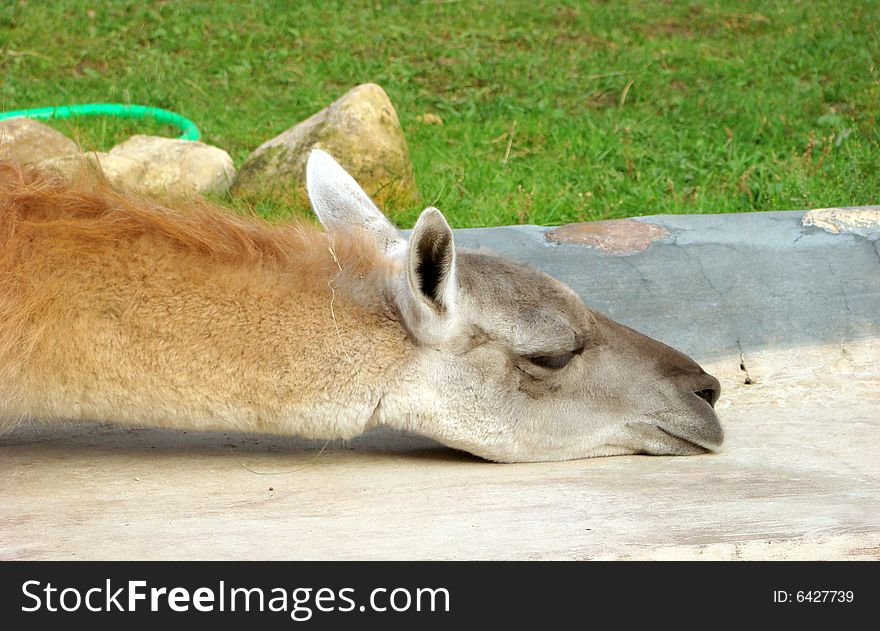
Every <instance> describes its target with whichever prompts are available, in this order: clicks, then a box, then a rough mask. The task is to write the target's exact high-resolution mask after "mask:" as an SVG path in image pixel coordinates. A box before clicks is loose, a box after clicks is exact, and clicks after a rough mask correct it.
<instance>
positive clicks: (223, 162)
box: [40, 136, 235, 196]
mask: <svg viewBox="0 0 880 631" xmlns="http://www.w3.org/2000/svg"><path fill="white" fill-rule="evenodd" d="M82 157H83V156H80V155H75V156H66V157H61V158H54V159H51V160H46V161H43V162H42V163H40V166H41V167H43V168H47V169H52V170H54V171H57V172H59V173H61V174H62V175H64V176H67V177H69V176H70V175H72V174H73V173H75V172H77V171H78V170H79V169H80V168H81V164H82ZM84 157H85V158H86V159H87V160H89V161H90V162H91V163H93V164H97V165H98V166H99V167H100V169H101V170H102V171H103V172H104V175H105V176H107V179H108V180H110V182H112V183H113V184H114V185H115V186H118V187H120V188H128V189H133V190H136V191H138V192H141V193H145V194H147V195H173V196H175V195H192V194H194V193H197V194H205V193H214V194H222V193H225V192H226V190H227V189H228V188H229V184H230V183H231V182H232V179H233V178H234V177H235V167H233V165H232V158H230V157H229V154H228V153H226V152H225V151H223V150H222V149H218V148H217V147H212V146H210V145H206V144H204V143H201V142H191V141H188V140H177V139H173V138H162V137H159V136H132V137H131V138H129V139H128V140H126V141H125V142H123V143H121V144H118V145H116V146H115V147H113V149H111V150H110V152H109V153H104V152H95V151H90V152H88V153H86V154H85V156H84Z"/></svg>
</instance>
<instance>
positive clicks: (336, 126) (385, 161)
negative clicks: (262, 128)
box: [231, 83, 419, 206]
mask: <svg viewBox="0 0 880 631" xmlns="http://www.w3.org/2000/svg"><path fill="white" fill-rule="evenodd" d="M313 148H320V149H323V150H324V151H327V152H328V153H329V154H330V155H332V156H333V157H334V158H336V160H337V161H338V162H339V163H340V164H341V165H342V166H343V167H344V168H345V170H346V171H348V172H349V173H350V174H351V175H352V176H353V177H354V178H355V179H356V180H357V181H358V183H359V184H360V185H361V186H362V187H363V188H364V190H365V191H366V192H367V193H368V194H369V195H370V197H372V198H373V199H374V200H375V201H376V202H378V203H380V204H383V205H391V206H405V205H408V204H412V203H415V202H416V201H417V200H418V197H419V195H418V189H417V188H416V183H415V179H414V177H413V168H412V162H411V161H410V157H409V149H408V148H407V145H406V138H404V135H403V129H402V128H401V126H400V121H399V120H398V118H397V113H396V112H395V111H394V106H393V105H391V101H390V100H389V99H388V95H387V94H385V91H384V90H383V89H382V88H381V87H379V86H378V85H376V84H374V83H366V84H363V85H359V86H357V87H356V88H354V89H352V90H350V91H349V92H348V93H346V94H345V95H344V96H342V97H341V98H340V99H338V100H337V101H334V102H333V103H332V104H331V105H329V106H328V107H326V108H324V109H323V110H321V111H320V112H318V113H317V114H314V115H313V116H311V117H309V118H308V119H306V120H304V121H302V122H301V123H299V124H298V125H296V126H294V127H291V128H290V129H288V130H287V131H285V132H284V133H282V134H280V135H278V136H276V137H275V138H272V139H271V140H269V141H267V142H264V143H263V144H262V145H260V146H259V147H257V148H256V149H255V150H254V151H253V152H252V153H251V154H250V155H249V156H248V157H247V160H245V163H244V164H243V165H242V166H241V169H239V172H238V176H237V177H236V179H235V182H234V184H233V186H232V191H231V192H232V194H233V195H236V196H240V197H248V198H264V199H265V198H269V199H275V200H279V201H284V202H288V203H291V202H292V203H295V204H306V203H307V196H306V191H305V165H306V159H307V157H308V155H309V152H310V151H311V150H312V149H313Z"/></svg>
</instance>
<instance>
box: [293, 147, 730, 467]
mask: <svg viewBox="0 0 880 631" xmlns="http://www.w3.org/2000/svg"><path fill="white" fill-rule="evenodd" d="M307 188H308V192H309V197H310V199H311V202H312V206H313V208H314V210H315V212H316V214H317V215H318V218H319V219H320V220H321V222H322V223H323V224H324V226H325V228H326V229H327V230H328V231H331V232H333V231H352V230H366V231H368V232H369V233H370V234H373V235H374V236H375V238H376V241H377V243H378V244H379V246H380V248H381V250H382V251H383V252H384V253H385V254H384V255H385V256H388V257H392V258H395V259H397V261H398V262H399V263H400V264H399V265H398V266H396V269H399V270H400V271H399V273H398V274H397V276H396V277H392V278H391V279H389V281H388V282H389V286H388V288H387V290H388V291H387V292H386V294H387V295H388V296H389V300H391V301H392V302H393V303H394V304H393V307H394V309H395V310H396V312H397V313H398V314H399V317H400V322H401V324H402V326H403V327H404V328H405V329H406V332H407V334H408V335H407V339H408V341H409V343H411V344H412V345H413V349H412V351H413V352H412V354H411V356H412V360H411V361H410V362H409V363H408V364H407V365H406V367H405V369H404V374H402V375H400V376H399V377H398V378H396V379H395V380H393V382H389V383H388V384H387V391H386V392H384V394H383V398H382V404H381V406H380V408H381V409H380V412H381V418H380V421H381V422H383V423H386V424H389V425H394V426H397V427H401V428H405V429H410V430H413V431H417V432H419V433H422V434H426V435H428V436H431V437H433V438H435V439H437V440H438V441H440V442H442V443H445V444H447V445H450V446H452V447H457V448H460V449H464V450H466V451H469V452H471V453H473V454H476V455H478V456H481V457H484V458H487V459H490V460H498V461H504V462H514V461H545V460H565V459H572V458H584V457H590V456H602V455H616V454H633V453H648V454H658V455H660V454H662V455H687V454H697V453H704V452H706V451H708V450H713V449H716V448H717V447H718V446H720V444H721V441H722V431H721V426H720V424H719V421H718V417H717V416H716V414H715V411H714V405H715V402H716V401H717V399H718V396H719V393H720V387H719V384H718V381H717V380H716V379H715V378H714V377H712V376H710V375H708V374H706V373H705V372H704V371H703V370H702V368H700V366H699V365H698V364H697V363H696V362H694V361H693V360H691V359H690V358H689V357H687V356H685V355H684V354H682V353H680V352H678V351H676V350H674V349H672V348H670V347H668V346H666V345H664V344H661V343H660V342H657V341H655V340H653V339H651V338H649V337H646V336H644V335H642V334H640V333H637V332H636V331H633V330H632V329H629V328H627V327H625V326H623V325H621V324H619V323H617V322H614V321H613V320H611V319H609V318H607V317H605V316H603V315H602V314H600V313H597V312H595V311H593V310H591V309H590V308H588V307H587V306H586V305H584V303H583V302H582V301H581V299H580V298H579V297H578V296H577V295H576V294H575V293H574V292H573V291H572V290H571V289H569V288H568V287H567V286H566V285H564V284H563V283H561V282H559V281H558V280H556V279H554V278H552V277H550V276H548V275H546V274H544V273H542V272H539V271H537V270H535V269H533V268H531V267H528V266H526V265H523V264H520V263H516V262H514V261H511V260H509V259H506V258H504V257H501V256H498V255H495V254H492V253H490V252H487V251H482V250H467V249H461V248H459V249H457V248H456V247H455V242H454V238H453V234H452V230H451V229H450V227H449V224H448V223H447V222H446V220H445V219H444V217H443V215H442V214H441V213H440V211H438V210H436V209H434V208H428V209H426V210H425V211H424V212H422V214H421V216H420V217H419V219H418V221H417V222H416V225H415V227H414V228H413V230H412V232H411V233H410V235H409V238H408V239H404V238H402V237H401V235H400V234H399V233H398V232H397V230H396V229H395V228H394V226H393V225H392V224H391V223H390V222H389V221H388V219H387V218H386V217H385V216H384V215H383V214H382V213H381V212H380V211H379V209H378V208H377V207H376V206H375V205H374V204H373V202H372V201H370V199H369V197H368V196H367V194H366V193H364V191H363V190H362V189H361V188H360V187H359V186H358V185H357V183H356V182H355V181H354V179H352V178H351V176H349V175H348V174H347V173H346V172H345V171H344V170H343V169H342V167H340V166H339V165H338V164H337V163H336V162H335V161H334V160H333V159H332V158H331V157H330V156H329V155H327V154H326V153H324V152H322V151H320V150H314V151H313V152H312V154H311V156H310V158H309V161H308V166H307Z"/></svg>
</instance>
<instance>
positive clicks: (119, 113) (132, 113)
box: [0, 103, 200, 140]
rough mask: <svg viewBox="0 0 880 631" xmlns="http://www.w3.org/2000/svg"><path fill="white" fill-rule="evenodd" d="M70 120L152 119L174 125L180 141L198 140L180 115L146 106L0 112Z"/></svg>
mask: <svg viewBox="0 0 880 631" xmlns="http://www.w3.org/2000/svg"><path fill="white" fill-rule="evenodd" d="M19 116H23V117H25V118H39V119H43V120H45V119H50V118H70V117H72V116H116V117H118V118H153V119H155V120H156V121H157V122H159V123H163V124H166V125H174V126H175V127H177V128H178V129H180V131H181V132H183V133H182V134H180V136H178V138H180V139H181V140H198V139H199V136H200V134H199V128H198V127H196V124H195V123H194V122H192V121H191V120H189V119H188V118H184V117H183V116H181V115H180V114H177V113H175V112H171V111H169V110H162V109H159V108H158V107H148V106H146V105H123V104H122V103H87V104H84V105H61V106H59V107H36V108H33V109H29V110H13V111H11V112H0V120H3V119H5V118H16V117H19Z"/></svg>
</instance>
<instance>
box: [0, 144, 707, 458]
mask: <svg viewBox="0 0 880 631" xmlns="http://www.w3.org/2000/svg"><path fill="white" fill-rule="evenodd" d="M306 171H307V190H308V193H309V198H310V200H311V202H312V206H313V209H314V211H315V213H316V215H317V216H318V219H319V220H320V222H321V224H322V225H323V227H324V229H325V231H321V230H320V229H319V228H318V227H317V226H316V225H313V224H312V223H310V222H308V221H306V220H293V221H289V222H287V223H282V224H270V223H269V222H266V221H265V220H262V219H259V218H257V217H255V216H254V217H244V216H241V215H238V214H233V213H231V212H229V211H225V210H223V209H221V208H218V207H215V206H212V205H211V204H209V203H208V202H206V201H204V200H190V201H187V202H179V203H174V204H171V203H167V204H166V203H162V202H159V201H155V200H149V199H144V198H141V197H139V196H137V195H135V194H132V193H127V192H123V191H119V190H116V189H114V188H113V187H111V186H110V185H109V184H108V183H107V182H106V181H105V180H104V179H103V178H101V177H100V175H95V174H91V175H88V174H85V175H82V176H80V177H79V178H78V179H75V180H74V181H72V182H71V181H69V180H62V179H60V178H58V177H57V176H53V175H51V174H47V173H41V172H39V171H38V170H35V169H32V168H24V167H19V166H16V165H13V164H11V163H3V164H0V425H2V426H3V427H7V428H8V427H11V426H13V425H15V424H16V423H19V422H21V421H24V420H28V421H33V422H58V421H65V420H76V421H95V422H113V423H119V424H127V425H137V426H152V427H167V428H179V429H188V430H222V431H230V432H232V431H235V432H238V431H240V432H267V433H278V434H296V435H300V436H303V437H307V438H319V439H334V438H352V437H354V436H356V435H358V434H360V433H362V432H363V431H364V430H365V429H367V428H370V427H373V426H377V425H386V426H391V427H394V428H399V429H403V430H408V431H411V432H416V433H419V434H422V435H425V436H428V437H430V438H433V439H435V440H437V441H439V442H440V443H443V444H445V445H448V446H450V447H453V448H457V449H462V450H466V451H468V452H471V453H472V454H475V455H477V456H479V457H482V458H485V459H488V460H493V461H497V462H522V461H553V460H566V459H576V458H585V457H592V456H607V455H617V454H635V453H646V454H665V455H687V454H698V453H705V452H707V451H711V450H715V449H716V448H717V447H718V446H719V445H720V444H721V441H722V430H721V426H720V424H719V420H718V417H717V416H716V414H715V412H714V405H715V402H716V400H717V399H718V396H719V392H720V388H719V384H718V381H717V380H716V379H715V378H714V377H712V376H710V375H708V374H706V373H705V372H704V371H703V370H702V369H701V368H700V366H699V365H698V364H697V363H695V362H694V361H693V360H691V359H690V358H688V357H687V356H685V355H683V354H682V353H680V352H678V351H676V350H674V349H672V348H670V347H668V346H665V345H663V344H661V343H660V342H657V341H655V340H653V339H651V338H649V337H646V336H644V335H641V334H640V333H637V332H635V331H633V330H632V329H629V328H627V327H625V326H623V325H621V324H618V323H617V322H614V321H612V320H610V319H609V318H607V317H605V316H604V315H602V314H600V313H598V312H595V311H593V310H591V309H589V308H588V307H586V306H585V305H584V303H583V302H582V301H581V300H580V298H579V297H578V296H577V295H576V294H575V293H574V292H573V291H572V290H571V289H570V288H568V287H567V286H566V285H564V284H562V283H561V282H559V281H558V280H556V279H554V278H552V277H550V276H548V275H546V274H544V273H541V272H539V271H537V270H535V269H533V268H531V267H528V266H526V265H524V264H521V263H517V262H514V261H511V260H508V259H505V258H503V257H500V256H498V255H495V254H493V253H491V252H489V251H485V250H469V249H464V248H456V246H455V242H454V238H453V233H452V230H451V229H450V227H449V225H448V223H447V222H446V220H445V218H444V217H443V215H442V214H441V213H440V211H438V210H436V209H434V208H428V209H426V210H425V211H424V212H422V214H421V216H420V217H419V219H418V221H417V222H416V224H415V227H414V229H413V230H412V232H411V234H410V236H409V239H408V240H407V239H404V238H402V237H401V235H400V234H399V233H398V231H397V230H396V229H395V228H394V227H393V226H392V224H391V223H390V221H389V220H388V219H387V218H386V217H385V216H384V215H383V214H382V213H381V212H380V211H379V210H378V208H377V207H376V206H375V205H374V204H373V202H372V201H371V200H370V198H369V197H368V196H367V194H366V193H365V192H364V191H363V190H362V189H361V188H360V187H359V186H358V184H357V183H356V182H355V181H354V179H353V178H352V177H351V176H350V175H349V174H348V173H346V172H345V171H344V170H343V169H342V167H341V166H339V165H338V164H337V163H336V162H335V161H334V160H333V158H331V157H330V156H329V155H328V154H326V153H324V152H322V151H320V150H314V151H313V152H312V153H311V155H310V157H309V160H308V163H307V166H306Z"/></svg>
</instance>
